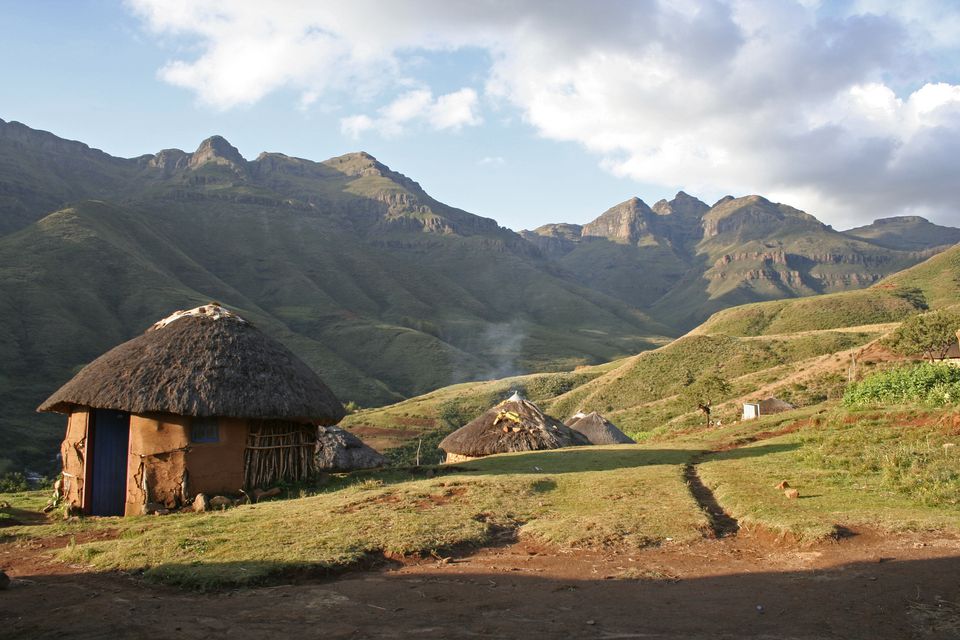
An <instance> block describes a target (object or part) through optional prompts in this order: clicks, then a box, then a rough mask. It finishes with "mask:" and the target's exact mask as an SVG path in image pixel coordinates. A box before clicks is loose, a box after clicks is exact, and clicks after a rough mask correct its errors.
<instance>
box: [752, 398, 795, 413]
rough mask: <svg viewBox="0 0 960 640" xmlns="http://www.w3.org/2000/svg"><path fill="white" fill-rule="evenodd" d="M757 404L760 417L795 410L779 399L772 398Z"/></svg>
mask: <svg viewBox="0 0 960 640" xmlns="http://www.w3.org/2000/svg"><path fill="white" fill-rule="evenodd" d="M758 404H759V405H760V415H768V414H771V413H781V412H783V411H790V410H791V409H795V408H796V407H794V406H793V405H792V404H790V403H789V402H784V401H783V400H781V399H780V398H774V397H772V396H771V397H769V398H765V399H763V400H761V401H760V402H759V403H758Z"/></svg>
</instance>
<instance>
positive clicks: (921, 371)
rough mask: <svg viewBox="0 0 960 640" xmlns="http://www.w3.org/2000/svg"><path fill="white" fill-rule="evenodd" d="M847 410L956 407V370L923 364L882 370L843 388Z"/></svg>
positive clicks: (959, 385)
mask: <svg viewBox="0 0 960 640" xmlns="http://www.w3.org/2000/svg"><path fill="white" fill-rule="evenodd" d="M843 403H844V404H845V405H846V406H848V407H858V406H870V405H877V404H911V403H913V404H924V405H930V406H936V407H942V406H944V405H948V404H960V367H955V366H952V365H949V364H932V363H929V362H924V363H921V364H916V365H912V366H909V367H901V368H898V369H891V370H889V371H882V372H879V373H875V374H873V375H871V376H868V377H867V378H865V379H864V380H863V381H861V382H857V383H854V384H852V385H850V386H849V387H847V391H846V393H845V394H844V395H843Z"/></svg>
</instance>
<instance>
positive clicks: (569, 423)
mask: <svg viewBox="0 0 960 640" xmlns="http://www.w3.org/2000/svg"><path fill="white" fill-rule="evenodd" d="M586 415H587V414H585V413H584V412H583V411H577V412H576V413H575V414H573V415H572V416H570V417H569V418H567V419H566V420H564V421H563V424H565V425H567V426H568V427H569V426H572V425H573V423H575V422H576V421H577V420H579V419H580V418H583V417H585V416H586Z"/></svg>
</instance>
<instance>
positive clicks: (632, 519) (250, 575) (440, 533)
mask: <svg viewBox="0 0 960 640" xmlns="http://www.w3.org/2000/svg"><path fill="white" fill-rule="evenodd" d="M690 455H691V451H690V450H688V449H684V448H680V449H672V448H649V449H648V448H642V447H634V446H627V447H622V446H621V447H588V448H579V449H570V450H565V451H551V452H538V453H526V454H512V455H504V456H495V457H490V458H486V459H482V460H477V461H472V462H470V463H468V464H467V465H463V466H464V467H465V468H466V469H467V471H463V472H459V473H449V474H445V475H441V476H438V477H435V478H429V479H411V476H410V475H409V474H407V473H405V472H400V471H392V472H381V473H365V474H358V475H357V476H356V477H355V478H353V479H350V478H347V479H345V480H341V481H340V482H338V483H335V484H334V485H331V486H329V487H327V488H326V489H325V490H324V491H322V492H320V493H318V494H316V495H311V496H306V497H303V498H298V499H292V500H283V501H276V502H268V503H262V504H258V505H249V506H242V507H237V508H235V509H230V510H228V511H223V512H213V513H205V514H176V515H171V516H166V517H162V518H156V517H134V518H103V519H94V520H85V521H82V522H81V523H76V524H71V523H57V524H56V525H51V527H53V529H51V530H50V531H48V530H47V528H46V527H12V528H10V529H8V534H16V535H29V536H32V537H37V536H42V535H49V534H50V532H51V531H55V532H56V533H57V534H59V535H64V534H70V533H71V531H73V529H72V528H71V527H77V528H78V529H77V530H78V531H79V530H80V529H79V527H83V526H89V525H86V523H87V522H91V523H93V526H96V527H99V528H112V529H118V530H119V532H120V534H119V537H118V538H117V539H116V540H109V541H100V542H88V543H85V544H79V543H78V544H73V545H70V546H68V547H67V548H66V549H64V550H62V551H60V552H59V553H58V556H57V557H58V558H59V559H61V560H63V561H66V562H83V563H89V564H91V565H92V566H94V567H96V568H98V569H101V570H115V569H119V570H125V571H143V572H144V574H145V576H146V577H147V578H148V579H153V580H157V581H160V582H164V583H167V584H176V585H180V586H184V587H190V588H198V589H211V588H220V587H224V586H237V585H249V584H258V583H262V582H266V581H270V580H274V579H277V578H278V576H283V575H287V574H289V573H290V572H310V573H324V572H332V573H336V572H339V571H342V570H344V569H345V568H349V567H352V566H357V565H361V566H362V565H364V564H365V563H368V562H371V561H374V560H376V559H378V558H380V557H382V556H383V555H387V556H390V555H392V554H431V553H436V554H438V555H442V554H446V553H450V552H451V551H452V550H454V549H463V548H469V547H479V546H483V545H486V544H492V543H495V542H496V541H497V540H498V539H502V538H503V536H504V535H506V536H508V537H509V536H511V535H514V533H516V534H518V535H521V536H530V537H532V538H534V539H537V540H541V541H543V542H547V543H551V544H554V545H557V546H558V547H560V548H580V547H589V548H601V547H616V548H627V549H636V548H641V547H644V546H648V545H651V544H658V543H661V542H662V541H664V540H665V539H666V538H672V539H673V540H674V541H675V542H684V541H691V540H694V539H697V538H699V537H701V535H702V532H703V531H704V530H705V528H706V527H707V522H706V519H705V517H704V515H703V513H702V512H701V511H700V510H699V509H698V507H697V505H696V503H695V502H694V500H693V499H692V498H691V496H690V494H689V493H688V492H687V490H686V487H685V485H684V483H683V480H682V477H681V466H682V464H683V463H685V462H686V460H688V459H689V456H690ZM651 496H656V499H655V500H654V499H651ZM278 522H283V526H282V527H280V526H277V523H278Z"/></svg>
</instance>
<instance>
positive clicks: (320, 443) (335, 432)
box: [314, 427, 387, 471]
mask: <svg viewBox="0 0 960 640" xmlns="http://www.w3.org/2000/svg"><path fill="white" fill-rule="evenodd" d="M314 463H315V465H316V468H317V470H318V471H350V470H352V469H372V468H374V467H383V466H386V464H387V459H386V458H385V457H383V456H382V455H381V454H380V453H379V452H378V451H376V450H375V449H373V448H372V447H369V446H367V445H365V444H364V443H363V440H361V439H360V438H358V437H357V436H355V435H353V434H352V433H350V432H349V431H344V430H343V429H341V428H340V427H319V428H318V432H317V449H316V454H315V456H314Z"/></svg>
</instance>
